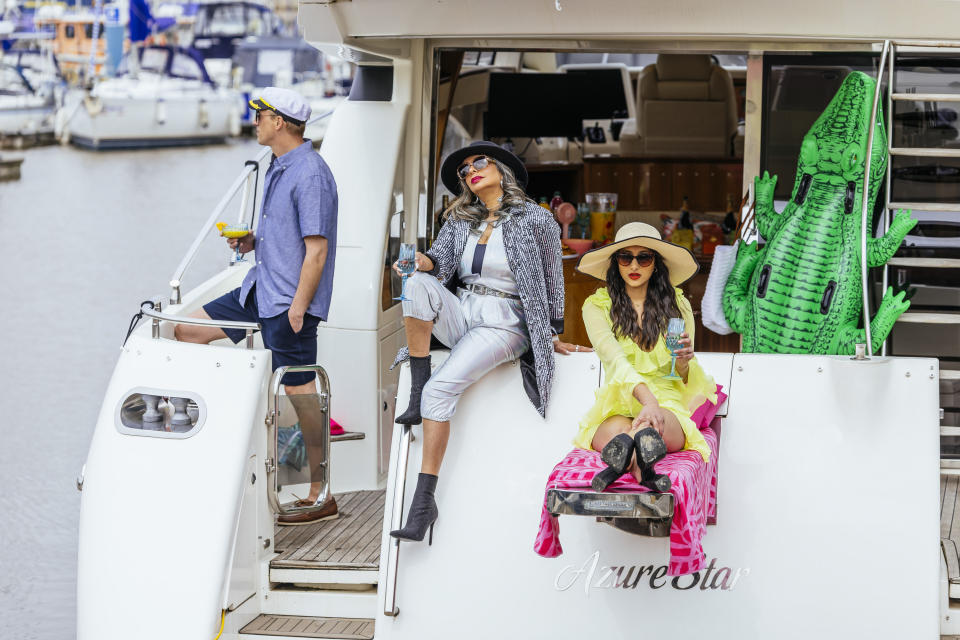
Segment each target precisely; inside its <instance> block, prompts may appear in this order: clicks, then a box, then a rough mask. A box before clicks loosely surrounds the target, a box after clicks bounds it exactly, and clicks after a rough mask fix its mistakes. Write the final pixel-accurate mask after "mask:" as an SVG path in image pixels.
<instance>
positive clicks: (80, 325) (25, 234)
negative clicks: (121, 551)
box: [0, 140, 261, 640]
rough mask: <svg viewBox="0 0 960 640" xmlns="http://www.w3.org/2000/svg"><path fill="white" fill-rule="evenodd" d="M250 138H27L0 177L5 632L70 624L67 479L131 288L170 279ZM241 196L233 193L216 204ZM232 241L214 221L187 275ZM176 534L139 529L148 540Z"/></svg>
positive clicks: (80, 453)
mask: <svg viewBox="0 0 960 640" xmlns="http://www.w3.org/2000/svg"><path fill="white" fill-rule="evenodd" d="M260 149H261V147H260V146H259V145H257V143H256V142H255V141H254V140H241V141H231V142H229V143H227V144H222V145H212V146H206V147H192V148H184V149H165V150H142V151H119V152H103V153H93V152H88V151H81V150H78V149H74V148H70V147H60V146H52V147H43V148H37V149H30V150H27V151H25V152H23V153H22V155H23V156H24V157H25V161H24V163H23V166H22V178H21V179H20V180H19V181H15V182H0V238H2V244H3V247H4V253H5V256H6V258H5V260H4V264H5V265H6V267H5V277H4V296H3V303H2V304H0V309H2V312H0V327H2V335H3V341H2V346H0V354H2V363H3V364H2V368H0V389H2V390H3V391H2V396H0V397H2V402H0V416H2V417H0V451H2V453H3V455H2V461H3V466H2V467H0V483H2V488H0V629H2V630H3V631H2V636H3V637H5V638H17V639H18V640H54V639H56V640H63V639H68V638H74V637H76V577H77V576H76V572H77V521H78V516H79V509H80V493H78V492H77V489H76V483H75V480H76V477H77V475H78V473H79V471H80V468H81V466H82V464H83V462H84V459H85V457H86V454H87V448H88V446H89V442H90V437H91V434H92V432H93V426H94V422H95V420H96V417H97V414H98V412H99V410H100V402H101V398H102V395H103V392H104V390H105V388H106V385H107V382H108V381H109V379H110V375H111V373H112V371H113V367H114V365H115V363H116V358H117V354H118V350H119V348H120V345H121V343H122V341H123V338H124V335H125V334H126V330H127V325H128V323H129V321H130V319H131V317H132V316H133V314H134V313H136V311H137V310H138V308H139V304H140V302H141V301H143V300H146V299H148V298H150V297H153V296H156V295H163V296H167V295H169V286H168V282H169V280H170V277H171V274H172V273H173V271H174V269H175V268H176V266H177V264H178V263H179V261H180V259H181V258H182V257H183V255H184V253H185V252H186V250H187V248H188V247H189V245H190V243H191V242H192V240H193V238H194V237H195V236H196V234H197V233H198V232H199V231H200V230H201V226H202V225H203V223H204V221H205V219H206V218H207V216H208V215H209V214H210V213H211V211H212V210H213V207H214V206H215V205H216V203H217V202H218V201H219V200H220V198H221V197H222V196H223V194H224V192H225V191H226V189H227V188H228V187H229V186H230V184H231V183H232V182H233V180H234V179H235V178H236V176H237V175H238V174H239V173H240V171H241V170H242V169H243V163H244V161H245V160H248V159H252V158H253V157H254V156H255V155H256V154H257V153H258V152H259V151H260ZM233 205H236V206H233ZM238 208H239V198H236V199H235V201H234V203H233V204H232V205H231V206H230V208H229V209H228V210H227V215H225V216H224V220H225V221H230V222H232V221H234V220H235V219H236V216H237V213H238ZM230 253H231V252H230V251H229V249H228V248H227V247H226V244H225V242H224V241H223V239H222V238H218V237H216V232H215V231H214V233H212V234H210V235H209V236H208V237H207V239H206V240H205V241H204V244H203V246H202V248H201V251H200V254H199V255H198V257H197V260H196V261H195V263H194V265H193V266H192V267H191V269H190V271H189V273H188V276H187V277H186V278H185V279H184V290H189V289H190V288H191V287H192V286H194V285H195V284H197V283H198V282H199V281H200V280H201V279H202V278H206V277H209V276H210V275H213V274H214V273H216V272H217V271H218V270H220V269H222V268H224V267H225V266H226V265H227V263H228V260H229V256H230ZM170 472H171V473H176V470H175V469H171V470H170ZM115 517H116V518H117V519H118V521H120V520H121V519H122V518H123V517H124V513H123V505H117V510H116V513H115ZM172 542H173V541H169V540H143V549H144V552H145V553H148V552H149V549H150V547H151V546H153V545H164V544H170V543H172ZM174 543H175V542H174ZM136 635H137V634H136V630H134V629H131V637H136Z"/></svg>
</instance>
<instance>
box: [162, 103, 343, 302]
mask: <svg viewBox="0 0 960 640" xmlns="http://www.w3.org/2000/svg"><path fill="white" fill-rule="evenodd" d="M332 114H333V110H330V111H327V112H326V113H321V114H320V115H318V116H316V117H314V118H311V119H310V120H308V121H307V124H308V125H310V124H313V123H314V122H319V121H320V120H322V119H324V118H326V117H328V116H330V115H332ZM270 153H271V150H270V147H264V148H263V149H262V150H261V151H260V153H258V154H257V156H256V157H255V158H254V159H253V160H247V161H246V163H244V165H243V171H241V172H240V175H239V176H237V179H236V180H234V181H233V184H231V185H230V187H229V188H228V189H227V191H226V193H225V194H224V195H223V197H222V198H220V202H218V203H217V206H215V207H214V208H213V212H212V213H211V214H210V215H209V216H208V217H207V219H206V221H204V223H203V226H202V227H200V231H199V233H197V235H196V237H195V238H194V239H193V242H192V243H191V244H190V247H189V248H188V249H187V252H186V254H184V256H183V258H182V259H181V260H180V264H178V265H177V268H176V269H175V270H174V272H173V276H171V277H170V288H171V292H170V304H180V302H181V297H180V285H181V284H182V283H183V275H184V274H185V273H186V272H187V269H188V268H189V267H190V265H191V264H192V263H193V260H194V258H196V257H197V252H198V251H199V250H200V245H201V244H202V243H203V240H204V239H205V238H206V237H207V234H208V233H210V231H211V230H212V229H213V228H214V226H213V225H214V223H215V222H217V219H218V218H219V217H220V215H221V214H222V213H223V211H224V210H225V209H226V208H227V205H228V204H230V201H231V200H233V197H234V196H235V195H236V194H237V191H239V190H240V187H242V186H246V189H245V190H244V195H243V199H242V201H241V203H240V216H239V218H238V220H239V221H240V222H243V221H244V218H245V215H244V214H245V210H246V209H247V207H249V208H250V209H251V214H250V220H251V228H252V226H253V225H252V221H253V212H252V209H253V207H254V206H256V199H257V198H256V189H257V185H256V182H257V180H258V179H259V178H257V179H255V180H254V181H253V185H251V184H250V180H249V178H250V176H251V174H254V173H257V172H258V171H259V168H260V164H261V163H262V162H263V160H264V158H266V157H267V155H268V154H270ZM251 191H252V193H253V197H250V194H251Z"/></svg>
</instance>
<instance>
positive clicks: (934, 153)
mask: <svg viewBox="0 0 960 640" xmlns="http://www.w3.org/2000/svg"><path fill="white" fill-rule="evenodd" d="M888 151H889V153H890V155H892V156H908V157H911V158H960V149H942V148H936V147H890V149H889V150H888Z"/></svg>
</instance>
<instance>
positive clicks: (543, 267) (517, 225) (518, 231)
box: [391, 202, 564, 416]
mask: <svg viewBox="0 0 960 640" xmlns="http://www.w3.org/2000/svg"><path fill="white" fill-rule="evenodd" d="M470 226H471V225H470V222H467V221H465V220H456V219H454V218H448V219H447V221H446V222H445V223H444V225H443V227H441V229H440V233H439V234H438V235H437V239H436V241H435V242H434V243H433V246H432V247H430V249H429V250H427V252H426V255H427V256H429V257H430V259H431V260H432V261H433V265H434V268H433V270H432V271H430V272H429V273H430V274H431V275H434V276H436V277H437V279H438V280H439V281H440V282H441V283H443V284H445V285H446V284H447V283H449V282H450V280H451V279H452V278H454V277H455V276H456V275H457V269H458V267H459V266H460V259H461V257H462V256H463V251H464V249H465V247H466V244H467V238H468V236H469V234H470ZM501 228H502V230H503V247H504V251H505V253H506V254H507V263H508V265H509V266H510V270H511V271H512V272H513V274H514V276H515V277H516V279H517V290H518V292H519V294H520V302H521V304H522V305H523V313H524V316H525V317H526V320H527V331H528V333H529V336H530V349H529V350H528V351H527V352H526V353H525V354H524V355H523V356H521V357H520V367H521V371H522V374H523V387H524V390H525V391H526V392H527V396H528V397H529V398H530V401H531V402H532V403H533V406H535V407H536V408H537V411H539V412H540V415H541V416H545V415H546V408H547V402H548V401H549V399H550V387H551V385H552V384H553V370H554V353H553V334H554V333H557V334H560V333H563V298H564V286H563V265H562V263H561V259H560V255H561V254H560V228H559V226H558V225H557V223H556V221H555V220H554V219H553V216H551V215H550V212H549V211H547V210H545V209H544V208H543V207H541V206H539V205H536V204H534V203H532V202H525V203H524V205H523V207H522V208H520V207H515V208H513V209H511V210H509V211H507V212H505V214H504V217H503V221H502V222H501ZM408 357H409V352H408V350H407V348H406V347H403V348H402V349H401V350H400V352H399V353H398V354H397V358H396V360H395V361H394V363H393V366H396V365H397V364H399V363H401V362H403V361H404V360H406V359H407V358H408ZM391 368H392V367H391Z"/></svg>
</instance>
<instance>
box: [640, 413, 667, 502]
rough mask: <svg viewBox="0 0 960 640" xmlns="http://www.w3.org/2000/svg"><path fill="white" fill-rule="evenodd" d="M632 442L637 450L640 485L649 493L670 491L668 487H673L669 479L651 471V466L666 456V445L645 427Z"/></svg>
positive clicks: (654, 430) (654, 431) (658, 435)
mask: <svg viewBox="0 0 960 640" xmlns="http://www.w3.org/2000/svg"><path fill="white" fill-rule="evenodd" d="M633 440H634V445H635V447H636V450H637V465H638V466H639V467H640V476H641V477H642V478H643V480H641V481H640V484H642V485H643V486H645V487H646V488H648V489H650V490H651V491H659V492H660V493H666V492H667V491H670V487H671V486H673V483H672V482H670V477H669V476H667V475H664V474H661V473H657V472H656V471H654V470H653V465H654V464H655V463H657V462H659V461H661V460H663V459H664V458H665V457H666V455H667V443H666V442H664V441H663V437H662V436H661V435H660V434H659V433H657V430H656V429H654V428H653V427H647V428H645V429H640V431H638V432H637V433H636V435H634V436H633Z"/></svg>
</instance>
